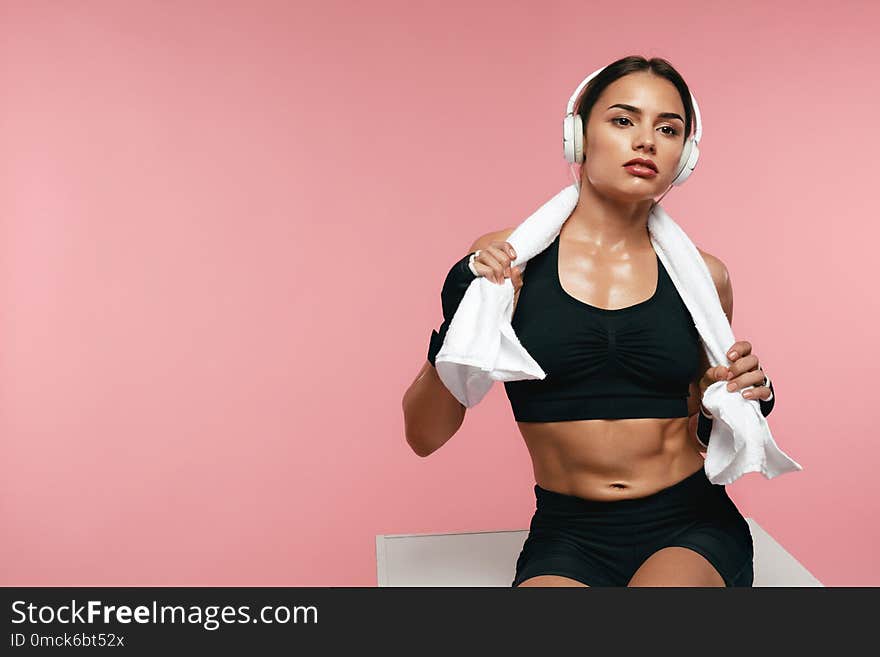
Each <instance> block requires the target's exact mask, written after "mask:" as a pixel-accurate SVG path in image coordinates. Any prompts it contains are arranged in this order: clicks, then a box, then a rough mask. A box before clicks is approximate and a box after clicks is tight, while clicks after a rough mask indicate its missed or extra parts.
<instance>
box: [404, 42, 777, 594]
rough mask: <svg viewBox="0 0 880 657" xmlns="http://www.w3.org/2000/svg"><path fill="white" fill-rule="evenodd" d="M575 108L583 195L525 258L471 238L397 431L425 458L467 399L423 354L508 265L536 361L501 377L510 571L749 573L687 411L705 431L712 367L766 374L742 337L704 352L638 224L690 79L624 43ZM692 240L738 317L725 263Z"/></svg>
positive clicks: (494, 242)
mask: <svg viewBox="0 0 880 657" xmlns="http://www.w3.org/2000/svg"><path fill="white" fill-rule="evenodd" d="M577 108H578V109H577V112H578V114H580V116H581V120H582V122H583V126H584V128H583V132H584V142H583V144H584V146H583V153H584V162H583V165H582V166H581V170H580V175H579V179H580V195H579V200H578V203H577V206H576V207H575V209H574V211H573V212H572V214H571V215H570V216H569V218H568V219H567V220H566V221H565V223H564V224H563V226H562V229H561V231H560V233H559V236H558V237H557V238H556V239H555V240H554V241H553V243H551V245H550V246H549V247H548V248H547V249H545V250H544V251H542V252H541V253H539V254H538V255H536V256H535V257H534V258H532V259H531V260H529V261H528V262H527V263H526V266H525V270H524V271H522V270H521V269H520V268H519V267H515V268H512V269H511V267H510V263H511V262H512V261H513V259H514V258H515V257H516V255H515V253H514V251H513V247H512V246H511V244H510V243H508V242H507V241H506V239H507V237H508V236H509V235H510V233H511V232H512V231H513V228H512V227H511V228H507V229H504V230H499V231H496V232H491V233H488V234H486V235H483V236H482V237H480V238H478V239H477V240H476V241H475V242H474V243H473V244H472V245H471V248H470V249H469V253H468V255H467V256H465V257H464V258H463V259H462V260H460V261H459V262H458V263H456V265H454V266H453V268H452V269H451V270H450V273H449V275H448V276H447V279H446V282H445V284H444V290H443V293H442V295H441V296H442V300H443V314H444V318H445V319H446V321H445V322H444V326H443V327H441V331H440V332H439V333H438V332H437V331H435V332H434V333H433V334H432V338H431V349H430V350H429V354H428V362H427V363H425V365H424V366H423V367H422V369H421V371H420V372H419V374H418V375H417V377H416V379H415V381H414V382H413V383H412V385H411V386H410V387H409V389H408V390H407V391H406V394H405V395H404V398H403V410H404V418H405V427H406V438H407V442H408V443H409V445H410V446H411V447H412V449H413V450H414V451H415V452H416V453H417V454H418V455H420V456H427V455H429V454H431V453H432V452H434V451H435V450H437V449H438V448H439V447H441V446H442V445H443V444H445V443H446V441H447V440H449V438H451V437H452V436H453V435H454V434H455V432H456V431H457V430H458V429H459V427H460V426H461V424H462V421H463V420H464V415H465V407H464V406H462V405H461V404H460V403H459V402H458V400H456V399H455V397H453V395H452V394H451V393H450V392H449V391H448V390H447V389H446V387H445V386H444V385H443V383H442V382H441V380H440V379H439V377H438V376H437V372H436V370H435V369H434V367H433V356H436V353H437V351H439V347H440V346H441V345H442V341H443V336H444V335H445V328H447V327H448V321H449V320H450V319H451V317H452V315H453V314H454V313H455V309H456V308H457V306H458V303H459V302H460V301H461V297H462V296H463V295H464V290H465V289H467V286H468V285H469V284H470V281H471V280H472V279H473V278H474V276H475V275H480V276H485V277H487V278H488V279H489V280H491V281H494V282H496V283H503V281H504V278H506V277H509V278H511V280H512V283H513V285H514V289H515V297H514V299H515V305H514V314H513V318H512V325H513V328H514V330H515V331H516V334H517V336H518V338H519V339H520V342H521V343H522V345H523V346H524V347H525V348H526V349H527V350H528V352H529V353H530V354H531V355H532V356H533V357H534V358H535V360H536V361H537V362H538V363H540V364H541V367H542V368H543V369H544V370H545V372H546V373H547V377H546V378H545V379H542V380H522V381H509V382H505V384H504V386H505V390H506V393H507V396H508V398H509V400H510V403H511V406H512V408H513V413H514V417H515V419H516V421H517V425H518V427H519V430H520V433H521V434H522V437H523V439H524V441H525V443H526V447H527V448H528V450H529V453H530V455H531V458H532V461H533V467H534V473H535V481H536V484H535V487H534V489H535V496H536V511H535V514H534V516H533V517H532V520H531V525H530V530H529V535H528V538H527V539H526V542H525V544H524V545H523V549H522V552H521V553H520V555H519V559H518V560H517V563H516V573H515V576H514V579H513V582H512V585H513V586H751V585H752V579H753V567H752V564H753V545H752V537H751V534H750V531H749V528H748V524H747V523H746V521H745V519H744V518H743V516H742V515H741V514H740V512H739V511H738V509H737V508H736V506H735V505H734V503H733V502H732V500H731V499H730V498H729V497H728V496H727V493H726V491H725V487H724V486H723V485H715V484H712V483H711V482H709V480H708V478H707V477H706V474H705V471H704V468H703V466H704V463H703V458H704V457H703V454H702V453H703V452H704V451H705V449H706V446H705V445H704V443H703V442H701V441H700V440H699V437H701V436H702V437H703V439H704V441H705V440H706V439H707V438H706V435H707V434H706V432H705V428H706V425H705V422H709V420H708V419H704V420H701V421H699V422H700V426H701V427H702V430H701V431H700V433H699V435H698V433H697V426H698V415H699V413H700V410H701V404H700V400H701V398H702V395H703V392H704V391H705V390H706V388H707V387H708V386H709V385H711V384H712V383H713V382H715V381H717V380H721V379H729V380H730V383H729V385H728V389H729V390H736V389H737V388H743V387H746V386H750V385H751V386H754V388H752V389H750V390H749V391H747V392H748V393H750V394H751V396H752V397H753V398H756V399H758V400H769V399H771V395H772V391H771V389H770V388H768V387H767V386H768V385H769V380H768V379H766V378H765V376H764V373H763V371H762V370H761V369H760V367H759V362H758V359H757V356H756V355H755V353H754V351H753V349H752V345H751V343H750V342H748V341H744V340H743V341H739V342H737V343H736V344H734V345H733V352H735V353H733V354H732V355H729V359H730V361H731V363H732V365H731V367H730V368H727V367H725V366H718V367H708V360H707V358H706V355H705V352H704V350H703V348H702V346H701V343H700V339H699V335H698V333H697V330H696V328H695V327H694V324H693V320H692V319H691V317H690V314H689V312H688V310H687V308H686V307H685V305H684V303H683V301H682V300H681V297H680V296H679V294H678V292H677V290H676V288H675V285H674V284H673V282H672V280H671V279H670V278H669V276H668V274H667V272H666V271H665V269H664V267H663V265H662V264H661V262H660V260H659V258H658V257H657V255H656V253H655V251H654V249H653V246H652V244H651V241H650V237H649V234H648V229H647V221H648V214H649V212H650V210H651V206H652V204H653V203H654V199H655V197H657V196H658V195H660V194H661V193H665V191H664V190H666V191H668V187H669V186H670V185H671V182H672V180H674V179H675V177H676V175H677V173H678V170H679V166H678V165H679V158H680V155H681V153H682V149H683V147H684V144H685V141H686V140H687V139H688V138H689V136H690V135H691V123H692V116H693V105H692V102H691V95H690V91H689V90H688V87H687V85H686V84H685V82H684V80H683V79H682V78H681V76H680V75H679V74H678V72H677V71H675V69H674V68H673V67H672V66H671V65H670V64H669V63H668V62H667V61H665V60H663V59H660V58H653V59H650V60H647V59H645V58H643V57H636V56H633V57H626V58H623V59H620V60H618V61H616V62H614V63H612V64H610V65H609V66H607V67H605V68H604V69H603V70H602V71H601V72H600V73H599V74H598V75H596V76H595V77H594V78H593V79H592V80H591V81H590V82H589V84H587V85H586V86H585V87H584V89H583V91H582V93H581V95H580V97H579V103H578V105H577ZM633 161H635V163H633ZM474 253H476V257H474V258H471V257H470V256H471V255H472V254H474ZM700 253H701V254H702V256H703V258H704V259H705V261H706V264H707V265H708V267H709V270H710V272H711V274H712V277H713V280H714V281H715V285H716V287H717V290H718V294H719V297H720V299H721V303H722V307H723V309H724V312H725V314H726V315H727V318H728V320H732V317H733V291H732V287H731V283H730V278H729V276H728V272H727V269H726V267H725V265H724V263H723V262H722V261H721V260H719V259H718V258H716V257H715V256H712V255H710V254H708V253H706V252H703V251H700ZM474 272H475V273H474ZM743 394H745V393H743ZM763 410H764V406H763V402H762V411H763ZM702 411H703V413H706V411H705V409H702ZM767 412H769V411H767ZM767 412H765V414H766V413H767Z"/></svg>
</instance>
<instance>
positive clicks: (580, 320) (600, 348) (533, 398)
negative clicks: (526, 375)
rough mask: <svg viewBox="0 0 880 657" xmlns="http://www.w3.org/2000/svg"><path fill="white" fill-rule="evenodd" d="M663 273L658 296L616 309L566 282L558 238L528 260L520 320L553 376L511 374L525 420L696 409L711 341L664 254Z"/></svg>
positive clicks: (526, 342)
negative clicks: (691, 395) (691, 402)
mask: <svg viewBox="0 0 880 657" xmlns="http://www.w3.org/2000/svg"><path fill="white" fill-rule="evenodd" d="M655 255H656V254H655ZM657 273H658V276H657V287H656V289H655V291H654V294H653V296H651V298H649V299H646V300H645V301H642V302H640V303H637V304H634V305H632V306H627V307H625V308H618V309H614V310H609V309H606V308H597V307H596V306H591V305H590V304H588V303H584V302H583V301H580V300H579V299H575V298H574V297H573V296H571V295H570V294H569V293H568V292H566V291H565V290H564V289H563V288H562V284H561V283H560V281H559V236H558V235H557V236H556V239H554V240H553V242H552V243H551V244H550V246H548V247H547V248H546V249H544V250H543V251H542V252H541V253H539V254H537V255H536V256H534V257H533V258H532V259H531V260H529V261H528V263H527V264H526V267H525V269H524V271H523V287H522V289H521V290H520V292H519V298H518V300H517V303H516V309H515V311H514V314H513V319H512V321H511V324H512V326H513V329H514V331H516V335H517V337H518V338H519V341H520V343H521V344H522V345H523V347H525V348H526V350H527V351H528V352H529V353H530V354H531V356H532V357H533V358H534V359H535V360H536V361H537V362H538V364H539V365H540V366H541V368H542V369H543V370H544V372H545V373H546V374H547V376H546V377H545V378H544V379H526V380H521V381H505V383H504V388H505V392H506V393H507V397H508V399H509V400H510V405H511V407H512V408H513V415H514V417H515V418H516V420H517V421H518V422H558V421H563V420H587V419H597V418H636V417H657V418H668V417H686V416H687V397H688V388H689V386H690V383H691V381H693V380H694V379H695V378H696V375H697V372H698V371H699V368H700V355H701V350H702V349H703V347H702V342H701V340H700V336H699V332H698V331H697V328H696V326H695V325H694V322H693V319H692V317H691V314H690V312H689V311H688V309H687V306H685V304H684V301H682V299H681V297H680V296H679V294H678V290H677V289H676V287H675V284H674V283H673V282H672V279H670V278H669V274H668V273H667V271H666V269H665V268H664V267H663V263H662V262H660V258H659V257H657Z"/></svg>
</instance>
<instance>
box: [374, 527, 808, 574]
mask: <svg viewBox="0 0 880 657" xmlns="http://www.w3.org/2000/svg"><path fill="white" fill-rule="evenodd" d="M746 522H748V523H749V529H750V530H751V532H752V540H753V542H754V546H755V580H754V584H753V585H754V586H822V583H821V582H820V581H819V580H818V579H816V578H815V577H814V576H813V575H812V574H811V573H810V572H809V571H808V570H807V569H806V568H804V567H803V566H802V565H801V564H800V563H799V562H798V561H797V559H795V558H794V557H793V556H792V555H791V554H789V553H788V551H787V550H785V548H783V547H782V546H781V545H780V544H779V543H778V542H776V540H774V539H773V537H772V536H770V535H769V534H768V533H767V532H766V531H764V529H763V528H761V526H760V525H758V523H756V522H755V521H754V520H753V519H752V518H746ZM527 536H528V530H526V529H521V530H509V531H491V532H462V533H454V534H379V535H377V536H376V567H377V573H378V585H379V586H506V587H509V586H510V583H511V582H512V581H513V576H514V569H515V566H516V559H517V557H518V556H519V553H520V550H521V549H522V546H523V543H524V542H525V540H526V537H527Z"/></svg>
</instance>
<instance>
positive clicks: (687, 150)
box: [562, 66, 703, 185]
mask: <svg viewBox="0 0 880 657" xmlns="http://www.w3.org/2000/svg"><path fill="white" fill-rule="evenodd" d="M604 69H605V67H604V66H603V67H602V68H600V69H598V70H596V71H593V72H592V73H590V75H589V76H587V78H586V79H585V80H584V81H583V82H581V83H580V84H579V85H578V88H577V89H575V90H574V93H573V94H572V95H571V98H569V100H568V106H567V107H566V109H565V118H564V119H563V120H562V148H563V150H564V152H565V159H566V161H568V162H569V163H571V164H578V163H581V162H583V161H584V126H583V121H582V120H581V116H580V114H575V113H574V103H575V100H576V99H577V95H578V94H579V93H580V92H581V89H583V88H584V87H585V86H586V85H587V83H588V82H589V81H590V80H592V79H593V78H594V77H596V76H597V75H598V74H599V73H601V72H602V71H603V70H604ZM691 103H693V106H694V115H695V117H696V128H695V129H694V133H693V134H692V135H691V136H690V137H689V138H688V139H687V141H685V143H684V148H683V149H682V151H681V158H680V159H679V160H678V173H677V174H676V176H675V178H674V179H673V180H672V184H673V185H681V184H683V183H684V181H685V180H687V179H688V177H689V176H690V175H691V172H692V171H693V170H694V168H695V167H696V166H697V160H699V159H700V149H699V148H698V147H697V144H698V143H699V141H700V139H701V138H702V136H703V122H702V121H701V120H700V107H699V105H697V99H696V98H694V94H691Z"/></svg>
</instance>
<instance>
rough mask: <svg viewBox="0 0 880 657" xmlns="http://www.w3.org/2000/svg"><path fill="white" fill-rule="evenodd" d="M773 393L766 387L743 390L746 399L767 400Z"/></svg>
mask: <svg viewBox="0 0 880 657" xmlns="http://www.w3.org/2000/svg"><path fill="white" fill-rule="evenodd" d="M772 392H773V391H772V390H770V388H768V387H766V386H755V387H754V388H749V389H748V390H743V393H742V396H743V397H745V398H746V399H767V398H768V397H769V396H770V393H772Z"/></svg>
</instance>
